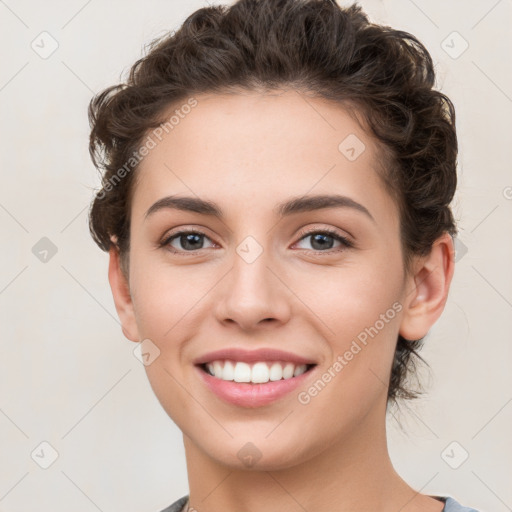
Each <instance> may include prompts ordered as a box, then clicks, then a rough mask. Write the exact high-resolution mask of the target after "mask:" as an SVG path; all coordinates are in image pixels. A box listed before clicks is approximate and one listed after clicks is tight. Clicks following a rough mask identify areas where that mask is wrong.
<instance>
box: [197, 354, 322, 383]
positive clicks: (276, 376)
mask: <svg viewBox="0 0 512 512" xmlns="http://www.w3.org/2000/svg"><path fill="white" fill-rule="evenodd" d="M197 366H198V367H199V368H200V369H201V370H202V371H203V372H204V373H207V374H208V375H210V376H211V377H213V378H215V379H219V380H222V381H227V382H236V383H240V384H249V385H251V384H252V385H255V384H267V383H269V382H277V381H282V380H291V379H294V378H297V377H299V376H301V375H303V374H305V373H307V372H309V371H311V369H312V368H314V367H315V366H316V364H297V363H294V362H291V361H280V360H277V361H255V362H244V361H233V360H230V359H216V360H214V361H210V362H207V363H202V364H198V365H197Z"/></svg>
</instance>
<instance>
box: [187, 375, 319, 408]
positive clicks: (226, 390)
mask: <svg viewBox="0 0 512 512" xmlns="http://www.w3.org/2000/svg"><path fill="white" fill-rule="evenodd" d="M196 369H197V371H198V372H199V374H200V375H201V378H202V379H203V381H204V383H205V384H206V385H207V386H208V387H209V388H210V390H211V391H213V392H214V393H215V394H216V395H217V396H218V397H220V398H222V399H223V400H225V401H226V402H229V403H231V404H234V405H238V406H239V407H261V406H263V405H267V404H269V403H271V402H274V401H276V400H278V399H279V398H282V397H283V396H285V395H287V394H288V393H291V392H292V391H293V390H294V389H296V388H297V387H298V386H300V385H301V384H303V383H304V381H305V380H306V379H307V378H308V377H309V375H310V374H311V372H312V371H313V370H314V367H313V368H310V369H309V370H308V371H307V372H305V373H303V374H301V375H299V376H297V377H292V378H291V379H281V380H276V381H269V382H266V383H265V384H251V383H243V382H235V381H229V380H222V379H218V378H217V377H213V376H212V375H210V374H209V373H207V372H205V371H204V370H203V369H201V368H200V367H199V366H196Z"/></svg>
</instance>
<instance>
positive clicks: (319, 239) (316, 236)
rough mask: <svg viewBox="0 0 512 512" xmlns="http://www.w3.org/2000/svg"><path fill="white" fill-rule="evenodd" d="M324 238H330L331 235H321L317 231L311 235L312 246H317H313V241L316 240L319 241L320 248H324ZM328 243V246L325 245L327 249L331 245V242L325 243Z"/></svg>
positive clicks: (315, 241)
mask: <svg viewBox="0 0 512 512" xmlns="http://www.w3.org/2000/svg"><path fill="white" fill-rule="evenodd" d="M326 238H330V239H331V240H332V236H330V235H322V234H321V233H317V234H316V235H313V242H312V244H311V245H312V246H313V247H314V248H315V249H316V248H317V247H315V243H317V242H320V247H319V248H320V249H325V248H326V244H325V239H326ZM321 240H323V242H321ZM327 245H329V247H327V248H328V249H330V248H331V246H332V243H331V244H327Z"/></svg>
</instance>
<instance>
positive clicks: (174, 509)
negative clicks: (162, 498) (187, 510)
mask: <svg viewBox="0 0 512 512" xmlns="http://www.w3.org/2000/svg"><path fill="white" fill-rule="evenodd" d="M187 500H188V495H187V496H183V497H182V498H180V499H179V500H178V501H175V502H174V503H173V504H172V505H169V506H168V507H167V508H165V509H164V510H162V511H161V512H181V509H182V508H183V507H184V506H185V503H187Z"/></svg>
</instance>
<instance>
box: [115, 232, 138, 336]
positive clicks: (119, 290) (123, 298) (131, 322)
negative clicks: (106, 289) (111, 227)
mask: <svg viewBox="0 0 512 512" xmlns="http://www.w3.org/2000/svg"><path fill="white" fill-rule="evenodd" d="M112 241H114V244H115V240H114V239H113V240H112ZM109 257H110V260H109V265H108V280H109V282H110V288H111V289H112V295H113V297H114V303H115V306H116V310H117V315H118V316H119V320H121V328H122V331H123V334H124V335H125V336H126V338H128V339H129V340H130V341H135V342H139V341H140V339H139V336H138V329H137V323H136V321H135V314H134V311H133V303H132V298H131V295H130V287H129V284H128V282H127V280H126V277H125V276H124V274H123V272H122V270H121V261H120V256H119V250H118V248H117V245H113V246H111V248H110V250H109Z"/></svg>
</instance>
